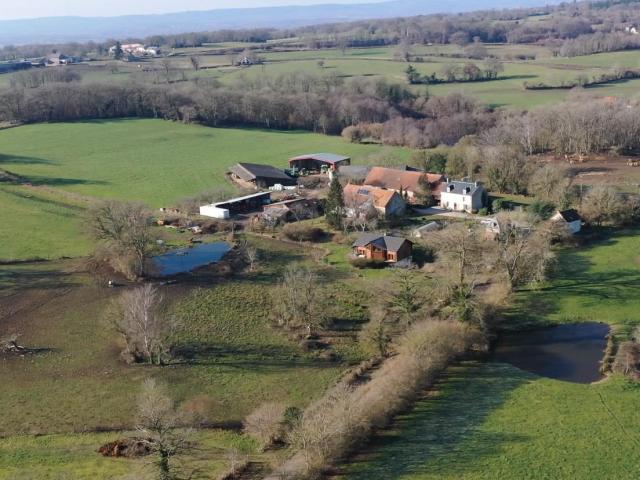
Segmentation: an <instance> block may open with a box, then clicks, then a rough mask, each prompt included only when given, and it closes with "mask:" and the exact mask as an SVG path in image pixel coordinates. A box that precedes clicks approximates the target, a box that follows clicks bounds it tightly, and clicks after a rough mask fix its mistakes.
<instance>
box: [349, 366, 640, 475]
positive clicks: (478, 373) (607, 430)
mask: <svg viewBox="0 0 640 480" xmlns="http://www.w3.org/2000/svg"><path fill="white" fill-rule="evenodd" d="M639 397H640V389H639V387H638V385H637V384H632V383H630V382H627V381H625V380H623V379H621V378H615V379H611V380H610V381H608V382H605V383H602V384H597V385H580V384H572V383H566V382H560V381H555V380H550V379H544V378H540V377H536V376H535V375H531V374H528V373H525V372H523V371H522V370H519V369H517V368H514V367H511V366H509V365H505V364H499V363H487V364H479V363H474V362H468V363H465V364H463V365H461V366H457V367H453V368H450V369H449V371H448V374H447V375H446V376H445V377H444V378H443V379H442V382H441V384H440V385H438V391H437V392H436V393H435V394H433V395H429V396H428V398H427V399H425V400H424V401H422V402H420V403H419V404H418V405H417V407H416V408H415V409H413V410H412V411H411V412H410V413H408V414H406V415H403V416H401V417H400V418H399V419H398V421H397V422H396V424H395V426H394V428H393V429H392V430H390V431H388V432H385V433H383V434H382V435H380V436H379V437H378V438H377V439H376V441H375V442H374V445H373V447H372V448H371V450H370V453H367V454H365V455H361V456H359V457H357V458H356V459H355V460H354V462H353V463H351V464H350V465H349V466H347V468H346V471H345V474H344V475H343V476H341V477H340V478H343V479H345V480H347V479H348V480H365V479H366V480H386V479H389V478H393V479H395V480H489V479H497V478H505V479H506V478H513V479H516V478H517V479H522V480H524V479H542V478H544V479H554V480H560V479H563V480H564V479H567V480H569V479H575V478H579V479H583V480H600V479H604V478H619V479H625V480H631V479H633V478H637V477H638V474H639V473H640V470H639V467H638V462H637V456H636V455H635V451H636V450H637V448H638V445H639V444H640V436H638V426H640V415H639V414H638V405H639V403H638V402H639V400H638V399H639Z"/></svg>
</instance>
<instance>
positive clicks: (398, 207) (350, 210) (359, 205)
mask: <svg viewBox="0 0 640 480" xmlns="http://www.w3.org/2000/svg"><path fill="white" fill-rule="evenodd" d="M343 195H344V202H345V205H346V207H347V215H348V216H350V217H353V216H357V214H358V212H359V211H362V210H363V209H365V210H366V209H367V208H374V209H375V210H376V211H377V212H379V213H380V214H382V215H384V216H385V217H398V216H402V215H404V213H405V211H406V208H407V204H406V202H405V201H404V199H403V198H402V197H401V196H400V195H399V194H398V193H397V192H395V191H394V190H385V189H384V188H378V187H369V186H364V185H351V184H349V185H347V186H345V187H344V190H343Z"/></svg>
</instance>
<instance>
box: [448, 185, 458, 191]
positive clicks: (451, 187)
mask: <svg viewBox="0 0 640 480" xmlns="http://www.w3.org/2000/svg"><path fill="white" fill-rule="evenodd" d="M447 188H448V190H449V191H450V192H453V190H454V189H455V188H456V186H455V185H453V184H450V185H449V187H447Z"/></svg>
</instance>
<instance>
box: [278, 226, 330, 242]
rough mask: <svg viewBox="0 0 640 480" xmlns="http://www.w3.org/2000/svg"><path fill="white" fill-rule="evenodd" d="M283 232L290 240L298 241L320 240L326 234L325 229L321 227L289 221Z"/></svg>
mask: <svg viewBox="0 0 640 480" xmlns="http://www.w3.org/2000/svg"><path fill="white" fill-rule="evenodd" d="M282 233H283V234H284V236H285V237H287V238H288V239H289V240H295V241H297V242H318V241H320V240H322V239H323V238H324V236H325V231H324V230H322V229H321V228H319V227H313V226H311V225H304V224H301V223H289V224H287V225H285V226H284V228H283V229H282Z"/></svg>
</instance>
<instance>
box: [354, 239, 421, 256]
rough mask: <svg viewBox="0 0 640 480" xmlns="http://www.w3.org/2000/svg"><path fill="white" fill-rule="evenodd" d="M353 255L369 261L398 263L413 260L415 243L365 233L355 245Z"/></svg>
mask: <svg viewBox="0 0 640 480" xmlns="http://www.w3.org/2000/svg"><path fill="white" fill-rule="evenodd" d="M353 253H354V255H356V256H357V257H360V258H366V259H368V260H380V261H384V262H389V263H397V262H401V261H403V260H410V259H411V255H412V254H413V242H411V241H409V240H407V239H406V238H402V237H394V236H390V235H384V234H379V233H364V234H362V235H360V237H358V239H357V240H356V241H355V242H354V243H353Z"/></svg>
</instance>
